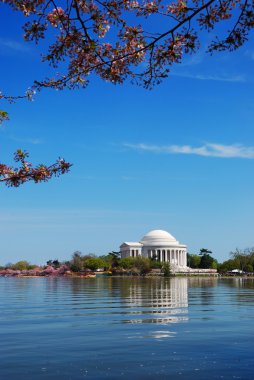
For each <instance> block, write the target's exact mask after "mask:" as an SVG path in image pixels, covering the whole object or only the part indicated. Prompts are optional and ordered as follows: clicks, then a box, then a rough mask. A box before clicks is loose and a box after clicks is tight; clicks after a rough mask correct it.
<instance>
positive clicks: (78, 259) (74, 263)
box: [70, 251, 84, 272]
mask: <svg viewBox="0 0 254 380" xmlns="http://www.w3.org/2000/svg"><path fill="white" fill-rule="evenodd" d="M70 269H71V270H72V271H73V272H81V271H82V270H83V269H84V263H83V260H82V254H81V252H80V251H75V252H74V253H73V255H72V260H71V261H70Z"/></svg>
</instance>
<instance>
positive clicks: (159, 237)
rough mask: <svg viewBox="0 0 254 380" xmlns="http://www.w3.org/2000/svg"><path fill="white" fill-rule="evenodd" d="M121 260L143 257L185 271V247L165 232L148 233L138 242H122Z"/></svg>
mask: <svg viewBox="0 0 254 380" xmlns="http://www.w3.org/2000/svg"><path fill="white" fill-rule="evenodd" d="M120 253H121V258H122V259H123V258H125V257H137V256H143V257H148V258H153V259H156V260H157V261H160V262H162V263H164V262H168V263H170V265H171V266H172V268H174V269H175V270H177V269H184V268H186V269H187V246H186V245H182V244H180V243H179V242H178V241H177V240H176V239H175V238H174V236H172V235H171V234H170V233H168V232H167V231H163V230H153V231H150V232H148V233H147V234H146V235H145V236H144V237H143V238H142V239H141V241H140V242H124V243H123V244H121V246H120Z"/></svg>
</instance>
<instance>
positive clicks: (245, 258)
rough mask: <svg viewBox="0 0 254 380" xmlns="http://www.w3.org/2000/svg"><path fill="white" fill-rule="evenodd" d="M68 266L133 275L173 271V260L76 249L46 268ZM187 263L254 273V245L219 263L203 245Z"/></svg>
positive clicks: (21, 266) (23, 264) (21, 265)
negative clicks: (162, 260) (83, 251)
mask: <svg viewBox="0 0 254 380" xmlns="http://www.w3.org/2000/svg"><path fill="white" fill-rule="evenodd" d="M63 265H64V266H65V267H66V268H67V269H69V270H70V271H72V272H85V271H87V270H90V271H96V270H98V269H103V270H106V271H112V272H114V271H122V272H131V273H133V274H141V275H142V274H146V273H148V272H150V271H151V270H152V269H159V270H161V271H162V272H163V273H164V274H166V275H169V274H170V265H169V263H161V262H159V261H156V259H148V258H145V257H142V256H138V257H126V258H121V257H120V253H119V252H114V251H112V252H109V253H107V254H105V255H101V256H96V255H95V254H91V253H90V254H82V252H80V251H75V252H74V253H73V254H72V257H71V259H70V260H67V261H63V262H60V261H59V260H58V259H54V260H52V259H50V260H48V261H47V262H46V265H44V266H43V267H45V268H47V267H52V268H54V269H59V268H60V267H61V266H63ZM187 266H188V267H190V268H193V269H199V268H200V269H217V270H218V272H220V273H226V272H229V271H232V270H234V269H238V270H239V271H243V272H248V273H250V272H254V247H253V248H246V249H244V250H240V249H238V248H237V249H236V250H235V251H233V252H230V259H228V260H226V261H224V262H222V263H219V262H218V261H217V260H216V259H215V258H214V257H213V256H212V251H210V250H208V249H206V248H201V249H200V251H199V253H198V254H190V253H188V254H187ZM36 267H38V266H37V265H34V264H30V263H29V262H28V261H26V260H21V261H18V262H16V263H14V264H12V263H8V264H6V265H5V266H4V267H3V266H0V269H6V268H9V269H13V270H31V269H35V268H36Z"/></svg>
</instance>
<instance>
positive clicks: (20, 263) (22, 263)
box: [12, 260, 30, 270]
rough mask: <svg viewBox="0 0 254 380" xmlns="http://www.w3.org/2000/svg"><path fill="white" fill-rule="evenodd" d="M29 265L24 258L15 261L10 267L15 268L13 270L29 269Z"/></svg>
mask: <svg viewBox="0 0 254 380" xmlns="http://www.w3.org/2000/svg"><path fill="white" fill-rule="evenodd" d="M29 267H30V264H29V262H28V261H25V260H22V261H18V262H16V264H13V265H12V269H15V270H26V269H30V268H29Z"/></svg>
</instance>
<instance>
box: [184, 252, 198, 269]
mask: <svg viewBox="0 0 254 380" xmlns="http://www.w3.org/2000/svg"><path fill="white" fill-rule="evenodd" d="M200 261H201V257H200V256H199V255H195V254H190V253H187V263H188V266H189V267H190V268H200Z"/></svg>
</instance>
